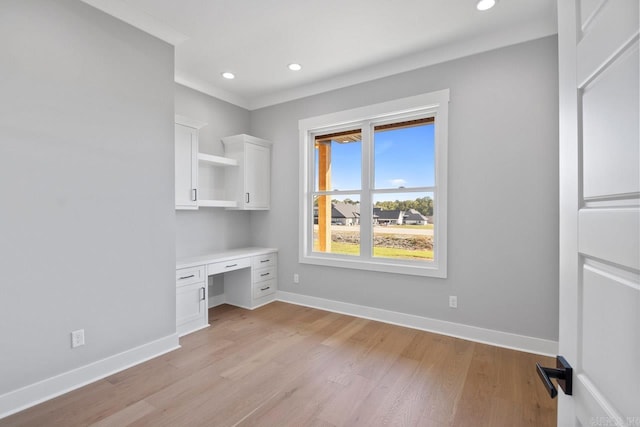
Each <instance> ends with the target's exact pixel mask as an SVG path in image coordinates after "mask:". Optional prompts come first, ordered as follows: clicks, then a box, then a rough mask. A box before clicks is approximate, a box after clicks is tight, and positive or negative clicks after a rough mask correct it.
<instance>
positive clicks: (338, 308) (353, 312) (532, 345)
mask: <svg viewBox="0 0 640 427" xmlns="http://www.w3.org/2000/svg"><path fill="white" fill-rule="evenodd" d="M277 299H278V300H279V301H283V302H288V303H292V304H297V305H303V306H306V307H313V308H318V309H321V310H327V311H333V312H336V313H341V314H348V315H350V316H355V317H362V318H364V319H370V320H377V321H379V322H384V323H390V324H393V325H399V326H405V327H407V328H413V329H419V330H422V331H428V332H434V333H437V334H441V335H448V336H451V337H456V338H462V339H465V340H469V341H475V342H479V343H483V344H489V345H495V346H498V347H504V348H510V349H513V350H519V351H525V352H528V353H535V354H541V355H544V356H551V357H555V356H556V354H557V352H558V342H557V341H551V340H545V339H541V338H534V337H528V336H524V335H517V334H511V333H508V332H501V331H495V330H493V329H484V328H478V327H476V326H469V325H464V324H461V323H454V322H447V321H444V320H437V319H431V318H428V317H421V316H415V315H413V314H405V313H399V312H397V311H389V310H384V309H381V308H374V307H367V306H363V305H357V304H350V303H346V302H341V301H334V300H328V299H324V298H318V297H313V296H309V295H302V294H296V293H292V292H284V291H278V296H277Z"/></svg>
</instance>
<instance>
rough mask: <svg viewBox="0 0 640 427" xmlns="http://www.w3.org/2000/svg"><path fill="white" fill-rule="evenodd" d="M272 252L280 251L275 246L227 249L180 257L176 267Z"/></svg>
mask: <svg viewBox="0 0 640 427" xmlns="http://www.w3.org/2000/svg"><path fill="white" fill-rule="evenodd" d="M272 252H278V250H277V249H275V248H258V247H251V248H239V249H228V250H226V251H219V252H211V253H208V254H204V255H198V256H191V257H185V258H178V259H177V260H176V268H187V267H194V266H196V265H203V264H209V263H212V262H220V261H228V260H232V259H236V258H246V257H252V256H256V255H264V254H268V253H272Z"/></svg>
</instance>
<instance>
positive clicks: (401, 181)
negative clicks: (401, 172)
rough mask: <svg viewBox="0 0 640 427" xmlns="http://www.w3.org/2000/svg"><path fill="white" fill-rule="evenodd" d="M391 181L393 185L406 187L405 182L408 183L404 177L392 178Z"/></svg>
mask: <svg viewBox="0 0 640 427" xmlns="http://www.w3.org/2000/svg"><path fill="white" fill-rule="evenodd" d="M390 182H391V186H393V187H404V186H405V184H406V183H407V181H405V180H404V179H402V178H396V179H392V180H391V181H390Z"/></svg>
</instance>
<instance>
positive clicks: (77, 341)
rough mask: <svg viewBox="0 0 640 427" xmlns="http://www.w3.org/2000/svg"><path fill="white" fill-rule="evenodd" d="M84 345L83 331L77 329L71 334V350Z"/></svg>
mask: <svg viewBox="0 0 640 427" xmlns="http://www.w3.org/2000/svg"><path fill="white" fill-rule="evenodd" d="M81 345H84V329H78V330H77V331H72V332H71V348H76V347H80V346H81Z"/></svg>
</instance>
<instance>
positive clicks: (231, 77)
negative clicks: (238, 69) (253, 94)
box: [222, 71, 236, 80]
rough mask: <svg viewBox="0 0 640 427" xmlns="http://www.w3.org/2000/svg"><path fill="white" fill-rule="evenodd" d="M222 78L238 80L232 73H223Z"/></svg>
mask: <svg viewBox="0 0 640 427" xmlns="http://www.w3.org/2000/svg"><path fill="white" fill-rule="evenodd" d="M222 77H224V78H225V79H229V80H231V79H235V78H236V76H235V75H234V74H233V73H230V72H228V71H227V72H224V73H222Z"/></svg>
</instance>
